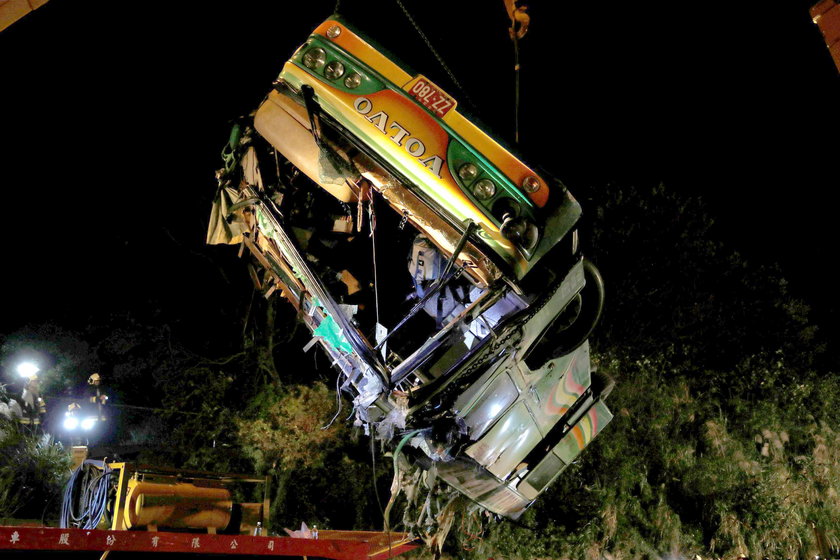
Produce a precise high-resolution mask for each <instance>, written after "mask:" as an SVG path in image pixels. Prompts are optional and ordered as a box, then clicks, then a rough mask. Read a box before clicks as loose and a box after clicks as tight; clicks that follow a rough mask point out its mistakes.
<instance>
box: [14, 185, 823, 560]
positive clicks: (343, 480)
mask: <svg viewBox="0 0 840 560" xmlns="http://www.w3.org/2000/svg"><path fill="white" fill-rule="evenodd" d="M584 206H585V208H587V209H588V210H589V212H590V215H591V217H590V222H591V223H590V224H589V228H588V229H589V232H590V233H589V237H588V243H589V245H588V247H586V252H587V255H588V256H589V257H590V258H592V259H593V260H594V261H595V262H596V263H597V264H598V265H599V267H600V268H601V269H602V272H603V273H604V278H605V279H606V282H607V290H608V300H607V307H606V310H605V315H604V318H603V320H602V323H601V325H600V326H599V327H598V329H596V332H595V335H594V338H593V340H592V343H593V348H594V353H593V356H594V358H595V360H597V364H598V367H600V368H601V369H602V370H603V371H606V372H608V373H610V374H612V375H613V376H614V377H615V378H616V379H617V381H618V384H617V386H616V389H615V390H614V391H613V393H612V395H611V396H610V398H609V399H608V403H607V404H608V405H609V406H610V408H611V409H612V410H613V412H614V413H615V418H614V420H613V422H612V423H611V424H610V425H609V426H608V427H607V429H606V430H605V431H604V432H603V433H602V434H601V435H599V436H598V439H597V440H596V441H595V443H594V444H593V445H592V446H591V447H590V448H588V449H587V450H586V451H585V452H584V453H583V454H582V456H581V457H580V458H579V459H578V460H577V462H576V463H575V464H574V465H572V466H571V467H570V468H568V469H567V470H566V471H565V472H564V473H563V475H562V476H560V477H559V478H558V480H557V481H556V482H555V483H554V484H553V486H551V487H550V488H549V490H548V491H547V492H546V494H545V495H543V496H542V497H541V498H540V499H539V500H538V501H537V502H536V503H535V505H534V506H533V507H532V508H531V509H530V510H528V511H527V512H526V513H525V515H523V517H522V519H521V520H520V521H519V522H518V523H513V522H508V521H500V522H497V523H485V527H484V530H481V529H479V528H477V525H480V524H481V523H482V521H481V520H475V519H473V518H472V517H464V518H460V519H457V520H456V521H455V524H454V526H453V531H452V533H451V537H452V538H451V539H450V541H449V542H448V544H449V552H450V553H451V554H453V555H456V556H459V557H465V558H488V557H504V558H537V557H539V558H586V559H592V560H594V559H596V558H604V557H611V558H615V559H635V558H660V557H662V556H664V555H683V556H685V557H690V556H692V555H693V554H701V555H702V556H703V557H704V558H705V557H708V556H719V557H721V558H724V559H732V558H734V557H735V556H736V555H737V554H740V553H746V554H749V555H750V556H751V557H756V558H760V557H762V556H763V555H767V556H769V557H771V558H782V557H784V558H792V557H797V556H800V557H807V556H813V555H814V554H815V553H816V552H817V550H816V542H815V537H814V533H813V531H812V524H813V525H815V526H816V527H818V528H821V529H822V530H824V531H825V532H826V535H827V537H828V538H829V540H830V541H831V540H832V539H833V541H832V542H835V543H838V542H840V525H838V523H840V499H838V493H840V422H838V419H837V416H836V412H835V408H836V403H838V402H840V376H838V374H837V373H836V372H832V371H827V370H826V369H825V366H824V364H825V363H830V361H829V360H823V359H822V357H823V356H824V355H827V354H828V353H830V352H832V351H836V349H834V348H831V347H830V346H827V345H826V342H825V340H823V339H822V338H821V334H820V332H819V331H818V330H817V329H816V327H815V326H814V325H813V324H812V323H811V322H810V319H809V311H808V308H807V306H806V305H805V304H804V303H803V302H802V301H800V300H798V299H796V298H795V297H793V296H792V295H791V288H790V286H789V285H788V284H787V282H786V281H785V280H784V278H783V276H782V274H781V271H780V270H779V269H778V268H777V267H775V266H772V265H764V264H762V265H756V264H754V263H750V262H747V261H746V260H745V259H744V258H743V257H742V256H741V255H739V254H738V253H737V252H735V251H734V250H733V249H732V248H731V247H730V246H729V245H728V244H727V243H726V242H724V241H723V240H721V239H719V238H717V237H716V235H717V234H716V230H715V227H714V223H713V220H711V218H710V217H709V215H708V214H707V212H706V210H705V208H704V206H703V203H702V201H700V200H699V199H696V198H686V197H683V196H679V195H677V194H675V193H672V192H670V191H668V190H667V189H666V188H665V187H663V186H657V187H655V188H651V189H644V188H624V187H611V188H609V189H605V190H603V191H601V192H599V193H597V194H596V195H595V196H593V197H592V199H591V200H589V201H588V202H584ZM586 239H587V237H585V236H584V240H586ZM220 299H221V298H220ZM213 305H219V306H224V305H227V304H226V303H225V302H214V303H213ZM239 311H241V310H239ZM223 315H225V316H236V315H237V313H236V311H235V310H231V309H228V308H225V309H224V311H223ZM241 315H243V316H245V317H246V318H245V319H244V320H243V324H242V325H238V324H237V325H235V327H236V328H235V329H231V332H235V333H236V335H238V334H239V329H240V328H242V331H241V335H242V338H241V339H236V335H234V336H230V334H231V333H226V335H227V336H228V337H229V338H225V339H224V340H223V339H222V338H223V337H222V336H221V335H218V334H217V333H208V334H207V340H206V341H204V342H203V343H201V344H200V345H198V349H193V350H189V349H187V344H186V343H185V340H186V338H185V336H186V335H185V334H184V333H179V332H178V331H177V328H175V327H173V328H172V329H170V327H169V326H168V325H161V324H151V323H149V324H147V323H144V322H142V321H138V320H136V319H133V318H131V317H117V318H109V319H108V320H107V321H103V322H101V323H98V324H96V325H94V326H93V327H90V328H85V329H78V330H75V331H74V330H72V329H66V328H60V327H56V326H54V325H42V326H35V327H31V328H27V329H25V330H24V331H21V332H20V333H16V334H14V335H12V336H9V337H6V338H5V340H4V343H3V356H2V360H3V365H4V366H5V368H6V370H7V371H9V369H10V368H12V367H13V365H14V364H15V363H16V361H17V360H18V359H19V358H20V357H21V356H24V355H27V354H28V353H32V352H36V351H38V352H41V353H42V354H41V356H42V358H44V362H43V363H44V364H46V365H45V374H44V376H43V378H45V379H46V381H45V383H46V384H47V386H48V389H47V390H46V391H45V393H49V392H50V391H62V390H66V388H67V387H70V386H75V385H78V384H79V383H82V382H83V381H84V379H85V378H86V377H87V375H89V374H90V373H92V372H93V371H97V370H98V371H101V372H102V373H103V375H104V377H105V379H106V383H107V384H108V390H109V391H110V392H111V394H112V395H115V397H116V398H115V400H116V401H118V402H120V401H122V402H127V403H131V404H137V405H143V406H149V407H153V408H156V409H162V410H163V412H160V411H159V410H158V411H155V412H153V413H145V412H144V413H135V412H132V411H124V412H123V416H122V422H123V423H124V425H126V426H130V429H124V430H123V431H122V433H121V436H122V438H123V441H125V440H130V441H131V442H133V443H139V444H142V445H144V446H145V448H146V450H147V451H146V452H145V454H144V455H143V456H142V457H141V460H143V461H144V462H147V463H151V464H168V465H172V466H177V467H184V468H196V469H205V470H214V471H225V472H254V471H256V472H259V473H265V474H270V475H271V476H272V479H273V483H274V486H273V487H274V490H273V492H272V496H271V497H272V504H273V505H272V518H273V523H272V525H273V526H272V527H271V528H272V529H273V530H274V531H279V530H280V528H281V527H297V526H299V524H300V522H301V521H306V522H307V523H308V524H310V525H312V524H317V525H318V526H319V527H321V528H342V529H347V528H355V529H378V528H380V527H381V523H382V511H381V509H380V508H381V505H380V504H377V498H376V492H375V490H376V489H379V491H380V492H379V494H380V496H382V497H385V498H386V499H387V495H388V492H387V488H388V486H389V481H390V478H391V475H392V473H391V472H390V461H384V460H382V459H381V457H377V458H376V461H377V464H376V466H375V468H373V466H372V465H371V460H372V456H371V450H370V448H369V447H368V446H369V439H368V438H366V437H359V438H357V437H356V435H357V434H355V433H353V430H352V429H351V428H350V427H349V426H348V425H347V424H346V422H345V414H344V413H342V414H340V415H339V416H338V418H337V419H336V421H335V423H334V424H332V426H331V427H330V428H329V429H323V430H322V429H321V428H322V427H323V426H325V425H327V424H328V423H329V422H330V420H331V419H332V417H333V416H334V415H335V414H336V412H337V403H336V401H335V393H334V391H333V390H332V389H331V388H328V387H326V386H324V385H323V384H321V383H317V382H316V383H313V380H315V379H318V378H321V379H324V378H327V376H325V375H324V374H325V373H326V372H319V370H318V369H317V368H316V367H314V366H313V367H305V366H302V365H301V363H294V362H292V361H291V360H280V359H279V358H280V356H282V355H283V354H284V353H285V352H289V353H294V355H295V356H299V348H300V346H302V345H303V342H302V341H300V340H296V339H295V338H294V337H295V336H296V335H295V329H293V328H291V325H292V322H293V321H294V312H293V310H292V308H291V307H290V306H283V304H282V302H281V303H278V302H277V301H273V300H272V301H268V302H265V301H262V300H261V299H260V298H256V300H255V301H254V303H253V304H252V305H251V306H249V312H248V313H247V314H245V313H242V314H241ZM202 336H204V333H202ZM190 340H191V342H192V343H194V344H198V343H197V342H196V337H192V338H191V339H190ZM201 353H204V354H212V355H213V356H215V357H214V358H208V357H206V356H201V355H199V354H201ZM322 365H323V364H322ZM323 369H324V370H328V367H327V366H326V365H324V367H323ZM331 376H332V374H330V377H331ZM345 410H347V409H346V407H345ZM25 436H26V434H23V433H21V432H19V431H18V429H17V428H16V427H15V428H14V429H13V430H10V429H8V428H7V429H5V431H4V432H3V433H2V437H3V438H4V439H3V441H2V442H0V444H2V446H3V447H4V449H5V448H6V447H7V446H8V448H9V449H15V450H19V451H16V453H18V455H13V454H7V455H4V456H3V458H2V459H0V461H2V460H5V461H7V462H5V463H0V516H2V515H4V514H5V513H4V512H6V513H7V512H9V511H11V510H16V511H17V513H18V514H21V512H23V511H24V509H25V508H26V507H30V506H31V508H33V511H32V512H30V513H28V514H27V515H31V516H33V517H40V511H41V510H43V507H44V505H45V504H44V503H43V501H44V499H43V498H37V499H36V498H32V499H25V498H24V497H25V496H28V495H32V496H48V495H49V494H50V492H53V491H54V489H55V488H57V484H58V483H57V482H56V481H57V478H56V476H54V473H55V472H60V471H61V469H60V468H58V470H56V468H57V467H56V465H57V464H58V463H61V461H60V460H59V456H61V457H65V455H64V454H63V451H62V452H59V449H60V448H59V447H57V446H55V445H53V444H50V443H49V442H46V441H43V442H42V441H41V440H37V441H35V440H32V439H31V438H30V440H26V442H25ZM10 438H11V439H10ZM12 456H14V457H16V458H15V459H14V461H17V462H20V464H26V465H28V466H27V467H26V468H24V469H20V470H21V472H17V468H15V469H12V468H11V466H10V465H15V467H17V464H18V463H14V462H11V461H12V459H11V457H12ZM65 459H66V457H65ZM62 460H63V459H62ZM39 465H40V466H39ZM50 465H52V466H50ZM51 473H53V474H51ZM9 489H13V490H15V491H9ZM18 490H20V491H18ZM27 492H30V493H31V494H27ZM15 500H18V501H15ZM21 500H23V501H21ZM39 500H40V501H39ZM3 508H6V509H3ZM38 508H41V509H40V510H39V511H37V512H35V511H34V509H38ZM474 525H476V527H474ZM458 533H461V534H462V535H466V537H464V538H462V539H461V540H460V541H457V542H456V540H455V538H454V537H455V535H457V534H458Z"/></svg>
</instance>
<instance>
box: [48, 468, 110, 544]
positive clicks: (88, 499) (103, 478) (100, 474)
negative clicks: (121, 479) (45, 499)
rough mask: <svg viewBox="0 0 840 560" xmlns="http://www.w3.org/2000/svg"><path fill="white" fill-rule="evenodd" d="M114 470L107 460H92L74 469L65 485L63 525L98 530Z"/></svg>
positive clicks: (106, 503) (62, 509)
mask: <svg viewBox="0 0 840 560" xmlns="http://www.w3.org/2000/svg"><path fill="white" fill-rule="evenodd" d="M112 472H113V471H112V469H111V468H109V467H108V464H107V463H105V461H94V460H90V459H89V460H87V461H85V462H84V463H82V464H81V465H79V468H77V469H76V470H75V471H73V474H72V475H70V480H68V481H67V486H65V487H64V500H63V502H62V504H61V520H60V526H61V527H62V528H64V529H66V528H78V529H96V527H97V526H98V525H99V523H100V522H101V521H102V517H103V516H104V515H105V508H106V507H107V505H108V491H109V490H110V488H111V475H112Z"/></svg>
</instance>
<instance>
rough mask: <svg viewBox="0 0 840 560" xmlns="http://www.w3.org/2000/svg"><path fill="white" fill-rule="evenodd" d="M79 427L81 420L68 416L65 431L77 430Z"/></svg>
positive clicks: (65, 421) (65, 420)
mask: <svg viewBox="0 0 840 560" xmlns="http://www.w3.org/2000/svg"><path fill="white" fill-rule="evenodd" d="M78 427H79V419H78V418H76V417H75V416H68V417H67V418H65V419H64V429H65V430H70V431H72V430H75V429H76V428H78Z"/></svg>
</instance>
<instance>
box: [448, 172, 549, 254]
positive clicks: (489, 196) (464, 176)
mask: <svg viewBox="0 0 840 560" xmlns="http://www.w3.org/2000/svg"><path fill="white" fill-rule="evenodd" d="M457 173H458V177H459V178H460V179H461V181H462V183H463V185H464V187H465V188H467V189H469V191H470V193H472V195H473V197H475V199H476V200H478V201H479V202H480V203H481V204H482V205H484V206H485V207H487V208H488V209H489V210H490V212H491V214H492V215H493V216H494V217H495V218H496V219H497V220H499V221H500V222H501V223H502V234H503V235H504V236H505V237H507V238H508V239H510V240H511V241H513V242H514V243H516V244H517V245H519V247H520V248H522V249H523V250H524V251H525V252H528V253H530V252H531V251H533V250H534V248H536V246H537V242H538V241H539V230H538V229H537V226H536V225H534V223H533V222H531V221H530V220H528V219H527V218H526V217H524V216H522V215H521V214H522V206H521V205H520V204H519V202H517V201H516V200H515V199H514V198H512V197H510V196H505V194H504V193H505V191H504V190H502V189H499V188H497V186H496V183H495V182H494V181H493V179H491V178H489V177H487V176H486V174H485V176H483V177H482V169H481V168H480V167H479V166H478V165H476V164H474V163H472V162H466V163H462V164H461V165H460V167H458V170H457ZM539 188H540V181H539V179H537V178H536V177H533V176H532V177H527V178H526V179H525V180H524V181H523V183H522V190H523V191H525V192H528V193H532V192H536V191H537V190H538V189H539Z"/></svg>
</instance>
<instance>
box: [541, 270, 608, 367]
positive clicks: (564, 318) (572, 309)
mask: <svg viewBox="0 0 840 560" xmlns="http://www.w3.org/2000/svg"><path fill="white" fill-rule="evenodd" d="M583 275H584V279H585V281H586V284H585V285H584V287H583V289H582V290H581V291H580V294H579V296H578V298H576V299H573V300H572V301H571V302H570V303H569V305H568V306H567V307H566V309H564V310H563V311H562V312H561V313H559V314H558V315H557V317H556V318H555V319H554V321H553V322H552V323H551V325H550V326H549V327H548V328H547V329H546V331H545V334H544V335H543V336H542V338H541V339H540V340H539V341H538V342H537V343H536V344H535V346H534V349H533V350H532V351H531V352H529V355H528V356H527V357H526V361H527V362H528V364H529V367H532V366H536V367H539V366H541V365H542V364H544V363H545V362H547V361H548V360H553V359H555V358H559V357H560V356H564V355H566V354H568V353H569V352H572V351H574V350H576V349H577V348H578V347H580V345H581V344H583V343H584V342H586V339H587V338H589V335H590V334H592V331H593V330H594V329H595V326H596V325H597V324H598V321H599V320H600V319H601V313H602V312H603V310H604V279H603V278H602V277H601V273H600V272H599V271H598V269H597V268H596V267H595V265H594V264H592V262H590V261H588V260H586V259H584V260H583ZM532 369H533V367H532Z"/></svg>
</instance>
